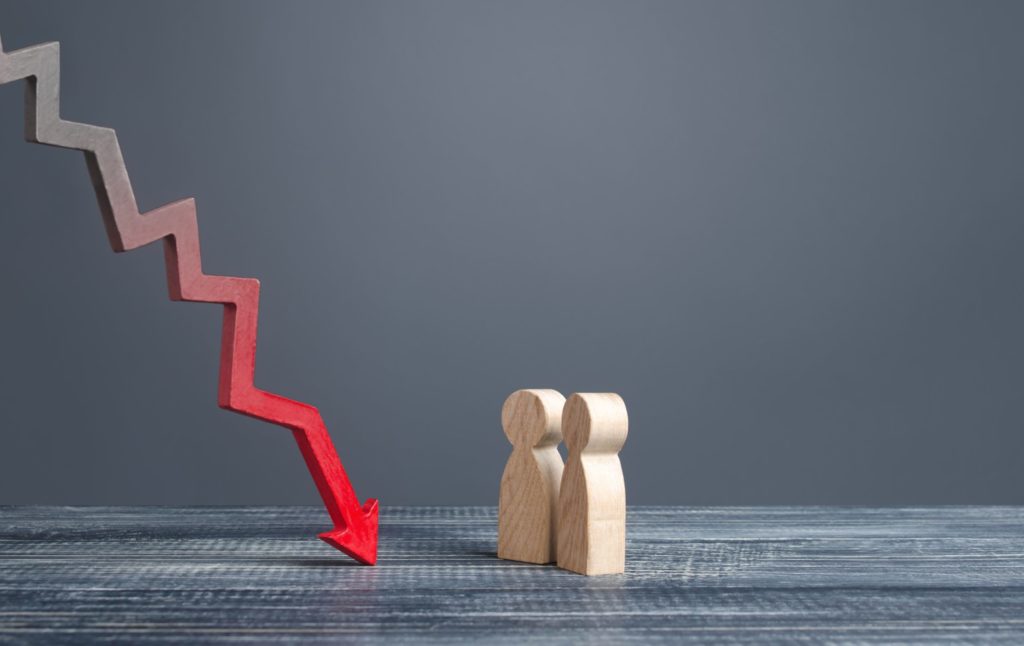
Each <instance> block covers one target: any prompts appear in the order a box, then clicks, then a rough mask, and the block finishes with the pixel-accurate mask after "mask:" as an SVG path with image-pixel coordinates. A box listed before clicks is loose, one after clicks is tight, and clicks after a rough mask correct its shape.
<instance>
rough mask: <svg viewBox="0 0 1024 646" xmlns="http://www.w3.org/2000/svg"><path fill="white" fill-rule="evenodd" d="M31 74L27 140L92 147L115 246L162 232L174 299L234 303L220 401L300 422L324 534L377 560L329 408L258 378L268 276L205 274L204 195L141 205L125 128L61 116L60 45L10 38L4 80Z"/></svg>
mask: <svg viewBox="0 0 1024 646" xmlns="http://www.w3.org/2000/svg"><path fill="white" fill-rule="evenodd" d="M22 79H25V80H26V81H27V83H26V93H25V138H26V139H28V140H29V141H32V142H35V143H39V144H46V145H50V146H58V147H61V148H72V149H74V150H81V151H82V152H84V153H85V160H86V164H87V165H88V167H89V175H90V176H91V177H92V184H93V188H94V189H95V191H96V197H97V199H98V200H99V205H100V212H101V213H102V215H103V224H104V225H105V226H106V229H107V237H108V238H109V239H110V246H111V247H113V249H114V251H118V252H120V251H130V250H132V249H137V248H138V247H141V246H143V245H147V244H149V243H151V242H156V241H157V240H161V239H162V240H163V241H164V260H165V262H166V265H167V286H168V290H169V292H170V296H171V300H175V301H196V302H201V303H221V304H223V305H224V323H223V327H222V331H221V353H220V380H219V383H218V393H217V403H218V404H219V405H220V407H221V408H226V409H227V410H232V411H235V412H236V413H242V414H243V415H249V416H250V417H255V418H257V419H262V420H265V421H268V422H271V423H274V424H278V425H280V426H284V427H285V428H288V429H291V431H292V434H293V435H294V436H295V441H296V442H297V443H298V445H299V450H300V451H302V457H303V458H304V459H305V461H306V466H307V467H308V468H309V472H310V474H312V476H313V481H314V482H316V488H317V491H319V492H320V497H321V498H323V501H324V505H325V506H326V507H327V512H328V513H329V514H330V516H331V520H332V521H333V522H334V529H333V530H331V531H329V532H324V533H322V534H320V538H321V539H322V540H324V541H325V542H327V543H328V544H330V545H332V546H334V547H336V548H337V549H339V550H341V551H342V552H345V553H346V554H348V555H349V556H351V557H352V558H354V559H356V560H357V561H359V562H361V563H366V564H368V565H373V564H374V563H376V562H377V501H376V500H373V499H370V500H367V501H366V504H365V505H360V504H359V499H358V498H357V497H356V493H355V491H354V490H353V489H352V483H351V482H349V479H348V475H346V473H345V469H344V467H342V466H341V460H340V459H339V458H338V453H337V451H336V450H335V448H334V444H333V443H332V442H331V436H330V435H329V434H328V433H327V427H326V426H325V425H324V421H323V418H321V417H320V413H319V412H318V411H317V409H316V408H314V407H313V406H310V405H309V404H303V403H301V402H297V401H293V400H291V399H287V398H285V397H282V396H280V395H275V394H274V393H269V392H266V391H263V390H260V389H258V388H256V386H255V385H253V376H254V373H255V370H256V321H257V317H258V313H259V298H260V283H259V281H258V280H256V279H255V278H236V277H234V276H210V275H207V274H204V273H203V269H202V259H201V257H200V254H199V225H198V221H197V219H196V204H195V200H193V199H187V200H182V201H180V202H174V203H172V204H168V205H166V206H162V207H160V208H158V209H154V210H152V211H149V212H148V213H145V214H141V213H139V207H138V204H137V203H136V201H135V193H134V192H133V191H132V184H131V180H130V179H129V177H128V170H127V168H126V167H125V164H124V158H123V157H122V155H121V146H120V145H119V144H118V142H117V133H115V132H114V131H113V130H111V129H110V128H100V127H98V126H93V125H89V124H85V123H75V122H73V121H65V120H63V119H61V118H60V43H45V44H42V45H35V46H33V47H27V48H25V49H19V50H17V51H13V52H4V51H3V45H2V43H0V85H3V84H5V83H10V82H12V81H19V80H22Z"/></svg>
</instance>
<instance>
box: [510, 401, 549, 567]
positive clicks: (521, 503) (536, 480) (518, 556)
mask: <svg viewBox="0 0 1024 646" xmlns="http://www.w3.org/2000/svg"><path fill="white" fill-rule="evenodd" d="M564 404H565V397H564V396H563V395H562V393H560V392H558V391H557V390H546V389H534V390H517V391H516V392H514V393H512V394H511V395H509V397H508V399H506V400H505V404H504V405H503V406H502V407H501V425H502V427H503V428H504V429H505V435H506V436H508V441H509V442H511V443H512V446H513V449H512V454H511V455H510V456H509V458H508V462H507V463H506V464H505V471H504V472H503V473H502V475H501V488H500V492H499V495H498V557H499V558H503V559H509V560H512V561H523V562H526V563H553V562H554V561H555V558H556V550H557V548H558V489H559V484H560V482H561V479H562V456H560V455H559V454H558V444H559V443H560V442H561V441H562V430H561V429H562V406H563V405H564Z"/></svg>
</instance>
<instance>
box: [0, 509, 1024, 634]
mask: <svg viewBox="0 0 1024 646" xmlns="http://www.w3.org/2000/svg"><path fill="white" fill-rule="evenodd" d="M327 527H328V522H327V519H326V517H325V515H324V513H323V511H322V510H319V509H314V508H187V509H170V508H110V507H92V508H81V507H76V508H68V507H6V508H0V641H6V642H13V643H19V642H23V641H24V642H30V641H31V642H39V643H57V642H62V641H63V642H76V643H78V642H81V641H85V640H105V639H110V638H112V637H118V638H120V639H122V640H124V641H128V642H132V643H140V642H147V641H157V640H182V641H188V642H197V641H198V642H207V641H213V640H217V639H228V638H233V639H239V638H241V639H242V640H243V641H260V640H266V641H272V642H279V641H283V640H320V641H330V642H364V641H380V642H386V643H391V644H393V643H401V642H416V643H422V642H435V643H453V642H460V641H461V642H485V641H493V642H506V643H523V642H530V641H536V642H540V641H543V642H545V643H546V644H549V643H556V642H563V643H579V642H581V641H589V642H608V643H619V642H625V641H635V642H643V643H650V642H658V641H663V642H672V643H678V642H680V641H687V640H692V641H700V642H714V643H737V642H765V641H773V642H779V641H789V642H793V641H811V642H821V641H829V642H859V643H863V642H873V641H889V642H892V641H898V642H903V643H906V642H917V643H935V642H941V641H956V642H963V641H978V642H981V641H984V642H1000V641H1001V642H1005V643H1015V644H1021V643H1024V508H1005V507H1002V508H995V507H967V508H965V507H946V508H925V509H833V508H784V507H782V508H703V509H693V508H675V507H672V508H669V507H646V508H633V509H631V510H630V514H629V524H628V535H629V544H628V556H627V566H626V568H627V571H626V573H625V574H624V575H616V576H607V577H592V578H587V577H582V576H577V575H574V574H569V573H566V572H562V571H560V570H558V569H557V568H555V567H551V566H534V565H522V564H515V563H510V562H506V561H500V560H498V559H497V558H495V527H496V521H495V511H494V509H493V508H479V507H448V508H438V507H431V508H426V507H419V508H397V507H385V508H383V509H382V511H381V546H380V563H379V565H378V566H377V567H372V568H371V567H363V566H358V565H355V564H353V563H352V562H351V561H349V560H348V559H347V558H345V557H344V556H343V555H342V554H340V553H338V552H335V551H334V550H332V549H331V548H329V547H328V546H327V545H325V544H323V543H321V542H320V541H318V540H316V538H315V535H316V533H317V532H318V531H321V530H324V529H327Z"/></svg>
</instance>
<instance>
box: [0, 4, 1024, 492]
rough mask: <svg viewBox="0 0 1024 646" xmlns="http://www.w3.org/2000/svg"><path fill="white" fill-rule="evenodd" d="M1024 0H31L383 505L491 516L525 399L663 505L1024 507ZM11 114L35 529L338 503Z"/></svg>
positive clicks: (8, 440)
mask: <svg viewBox="0 0 1024 646" xmlns="http://www.w3.org/2000/svg"><path fill="white" fill-rule="evenodd" d="M1022 24H1024V3H1014V2H1006V3H998V2H975V1H971V2H967V1H963V2H935V1H928V2H863V1H857V2H854V1H849V2H821V1H818V0H808V1H805V2H795V1H789V0H775V1H772V2H760V1H751V2H717V1H707V2H625V1H622V2H614V3H607V2H596V1H594V2H548V1H546V0H545V1H539V0H538V1H531V2H520V1H517V2H501V3H497V2H482V1H480V0H465V1H460V2H454V1H447V0H446V1H441V2H427V3H419V2H402V3H347V2H346V3H339V2H333V1H332V2H322V3H321V2H305V3H269V2H216V3H198V2H195V3H181V2H161V3H152V2H103V3H94V2H90V3H79V2H67V3H56V2H36V1H26V2H10V1H6V2H0V34H2V36H3V39H4V44H5V46H6V47H7V49H12V48H17V47H23V46H27V45H31V44H34V43H37V42H42V41H48V40H60V41H61V42H62V46H63V50H62V52H63V53H62V56H63V78H64V103H63V115H64V116H65V117H67V118H70V119H75V120H80V121H87V122H93V123H98V124H102V125H110V126H113V127H115V128H117V130H118V132H119V134H120V140H121V143H122V146H123V148H124V151H125V156H126V159H127V161H128V167H129V170H130V172H131V173H132V177H133V180H134V183H135V189H136V193H137V195H138V197H139V201H140V205H141V207H142V208H144V209H150V208H154V207H157V206H160V205H162V204H164V203H166V202H169V201H171V200H176V199H179V198H182V197H187V196H195V197H196V198H197V200H198V204H199V212H200V229H201V233H202V235H203V244H204V252H205V253H204V258H205V267H206V268H207V270H208V271H211V272H216V273H229V274H235V275H242V276H257V277H259V278H261V279H262V281H263V285H264V292H263V303H262V311H261V335H260V353H259V361H258V368H257V383H258V385H260V386H262V387H264V388H267V389H270V390H273V391H277V392H280V393H282V394H285V395H288V396H292V397H295V398H298V399H301V400H303V401H308V402H310V403H313V404H316V405H317V406H319V407H320V409H321V411H322V412H323V414H324V417H325V419H326V421H327V423H328V426H329V428H330V429H331V431H332V435H333V437H334V439H335V443H336V444H337V445H338V447H339V449H340V451H341V455H342V458H343V459H344V461H345V465H346V466H347V468H348V470H349V472H350V475H351V476H352V479H353V482H354V484H355V486H356V489H357V491H358V493H359V494H360V496H362V497H368V496H376V497H379V498H380V499H381V501H382V503H383V504H384V505H387V504H400V503H436V504H460V503H486V504H494V503H495V502H496V497H497V485H498V480H499V478H500V475H501V470H502V466H503V464H504V461H505V458H506V456H507V453H508V450H509V446H508V445H507V443H506V440H505V438H504V436H503V434H502V432H501V428H500V425H499V421H498V420H499V409H500V406H501V403H502V401H503V399H504V397H505V396H506V395H507V394H508V393H509V392H511V391H512V390H514V389H516V388H520V387H553V388H558V389H560V390H562V391H564V392H566V393H569V392H572V391H577V390H579V391H593V390H614V391H617V392H619V393H621V394H622V395H623V396H624V397H625V399H626V401H627V403H628V405H629V408H630V422H631V429H630V439H629V441H628V442H627V444H626V447H625V449H624V451H623V453H622V458H623V463H624V466H625V469H626V479H627V485H628V488H629V492H630V501H631V502H632V503H676V504H760V503H840V504H854V503H865V504H901V503H1024V470H1022V469H1021V466H1020V460H1021V455H1022V454H1024V433H1022V432H1021V430H1022V428H1021V427H1022V423H1024V398H1022V393H1024V294H1022V290H1021V288H1020V277H1021V275H1022V270H1024V254H1021V251H1020V245H1021V242H1022V241H1024V182H1022V181H1021V180H1022V177H1024V152H1022V151H1024V127H1022V125H1021V119H1022V115H1024V84H1022V83H1021V79H1020V74H1021V67H1022V62H1024V39H1022V38H1021V26H1022ZM21 106H22V88H21V87H20V84H19V85H8V86H4V87H0V191H2V192H0V195H2V200H0V205H2V206H0V209H2V217H3V223H4V235H3V236H2V238H0V240H2V250H0V263H2V264H0V288H2V291H3V296H4V298H3V326H2V333H0V351H2V357H3V370H2V371H0V379H2V382H0V390H2V397H0V405H2V406H3V411H2V413H3V429H4V430H3V437H2V448H0V502H2V503H182V504H188V503H266V504H270V503H316V502H317V498H316V494H315V491H314V489H313V486H312V483H311V481H310V479H309V477H308V475H307V474H306V472H305V469H304V466H303V464H302V461H301V459H300V456H299V453H298V451H297V450H296V448H295V446H294V443H293V441H292V439H291V437H290V434H289V433H288V432H286V431H284V430H282V429H280V428H277V427H274V426H270V425H267V424H265V423H262V422H259V421H256V420H251V419H247V418H243V417H240V416H237V415H233V414H230V413H227V412H223V411H220V410H218V409H217V408H216V406H215V396H216V379H217V357H218V342H219V322H220V309H219V308H218V307H215V306H209V305H197V304H181V303H171V302H169V301H168V300H167V297H166V288H165V286H164V283H163V267H162V254H161V250H160V249H159V247H158V246H152V247H151V248H145V249H143V250H139V251H135V252H131V253H127V254H118V255H115V254H113V253H111V252H110V250H109V247H107V242H106V238H105V236H104V233H103V227H102V226H101V223H100V218H99V214H98V212H97V208H96V205H95V201H94V198H93V196H92V194H91V189H90V187H89V183H88V177H87V174H86V168H85V165H84V163H83V161H82V159H81V155H79V154H77V153H72V152H69V151H64V150H58V149H50V148H44V147H40V146H33V145H29V144H26V143H23V141H22V137H21V132H22V115H21Z"/></svg>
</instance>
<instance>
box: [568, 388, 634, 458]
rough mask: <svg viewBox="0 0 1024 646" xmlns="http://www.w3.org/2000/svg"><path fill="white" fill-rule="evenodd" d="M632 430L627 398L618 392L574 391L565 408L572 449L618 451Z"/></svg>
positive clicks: (589, 451) (571, 450)
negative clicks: (630, 428) (625, 399)
mask: <svg viewBox="0 0 1024 646" xmlns="http://www.w3.org/2000/svg"><path fill="white" fill-rule="evenodd" d="M628 432H629V416H628V415H627V414H626V402H624V401H622V397H619V396H618V395H616V394H615V393H574V394H573V395H571V396H570V397H569V399H567V400H566V402H565V408H563V409H562V434H563V435H564V436H565V446H566V448H568V449H569V452H570V453H580V452H585V453H618V452H619V450H620V449H622V445H623V444H625V443H626V435H627V434H628Z"/></svg>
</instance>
